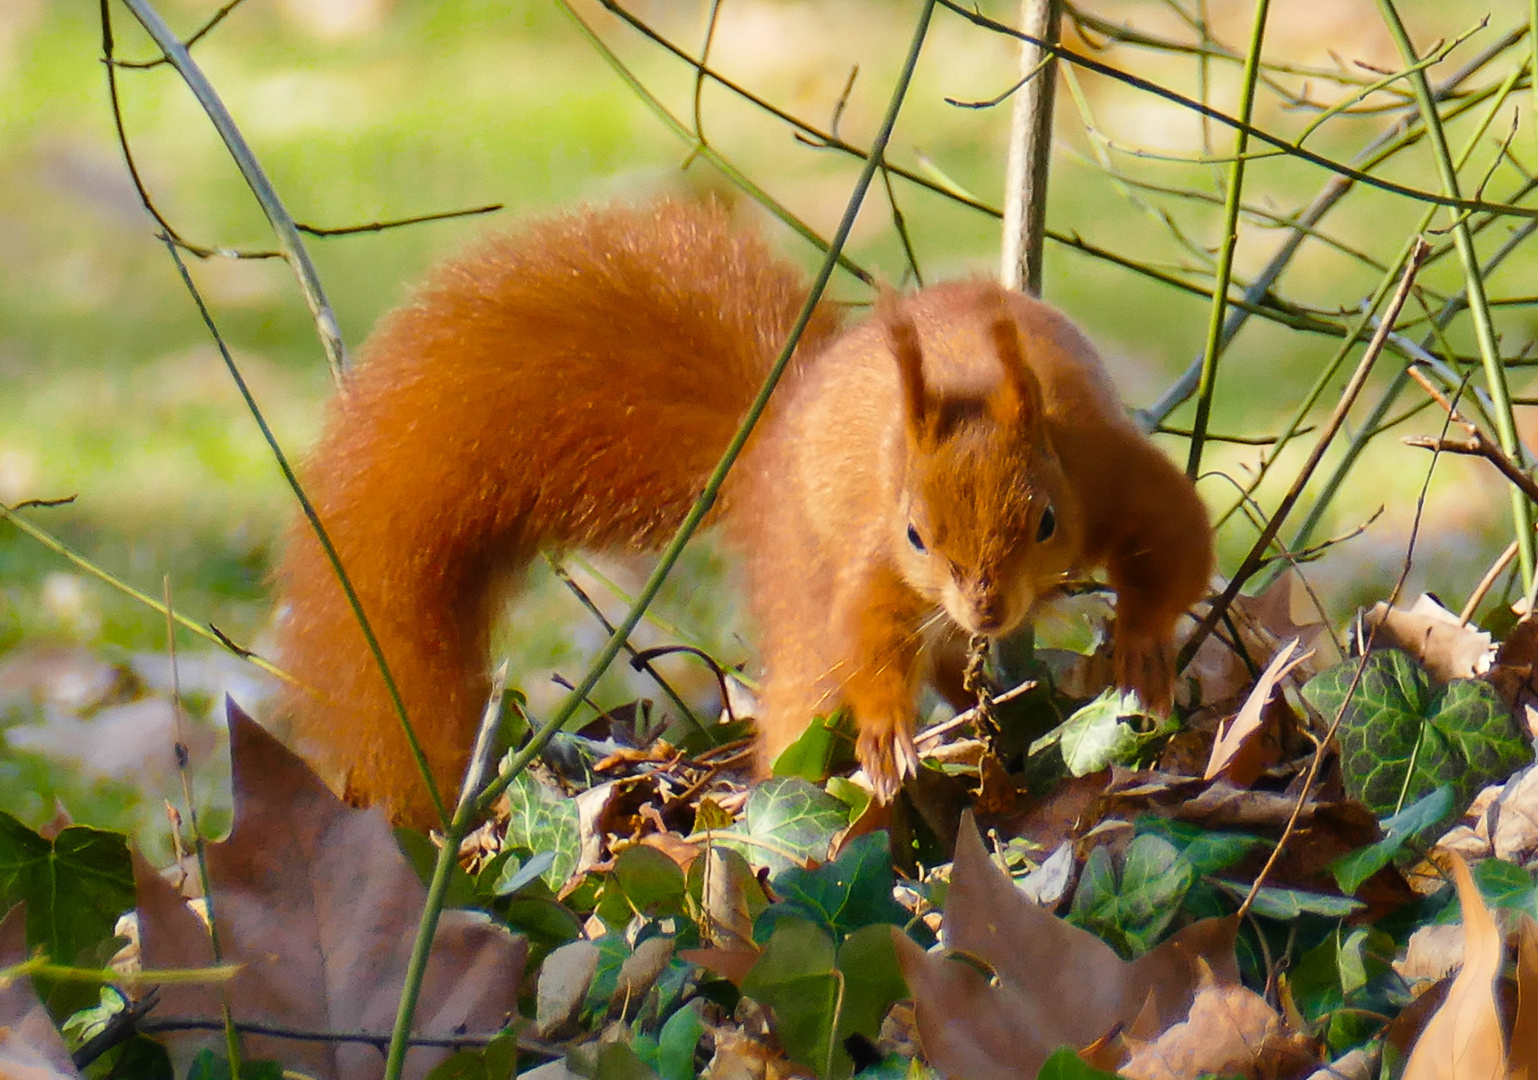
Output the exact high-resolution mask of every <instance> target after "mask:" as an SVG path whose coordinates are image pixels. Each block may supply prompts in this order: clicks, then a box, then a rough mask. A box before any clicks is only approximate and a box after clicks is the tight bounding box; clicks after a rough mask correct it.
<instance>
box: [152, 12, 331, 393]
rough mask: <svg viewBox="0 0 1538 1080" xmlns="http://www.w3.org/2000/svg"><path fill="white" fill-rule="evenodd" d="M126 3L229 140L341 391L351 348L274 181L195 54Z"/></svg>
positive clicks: (160, 22)
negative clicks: (296, 285)
mask: <svg viewBox="0 0 1538 1080" xmlns="http://www.w3.org/2000/svg"><path fill="white" fill-rule="evenodd" d="M123 3H124V4H126V5H127V6H128V10H129V11H131V12H133V16H134V18H136V19H138V20H139V25H140V26H142V27H144V31H145V33H147V34H149V36H150V37H151V38H153V39H154V40H155V44H156V45H158V46H159V47H160V51H161V52H163V53H164V54H165V57H166V59H167V60H168V61H169V62H170V64H171V66H172V67H174V68H175V69H176V72H177V74H178V75H180V76H181V77H182V81H183V82H185V83H186V84H187V88H188V89H189V90H191V91H192V94H193V96H194V97H196V98H197V99H198V104H199V105H201V106H202V107H203V111H204V112H205V113H207V114H208V119H209V120H210V121H212V123H213V125H214V130H216V131H217V132H218V133H219V138H221V139H223V140H224V145H225V148H226V149H227V150H229V152H230V157H231V158H233V159H234V161H235V164H236V166H237V167H239V169H240V175H241V176H243V177H245V180H246V184H247V186H248V187H250V188H251V194H253V195H255V196H256V201H257V203H258V204H259V205H260V206H261V208H262V213H264V214H266V215H267V221H268V223H269V224H270V225H271V226H272V231H273V235H274V236H276V237H277V240H278V247H280V248H281V249H282V251H283V257H284V258H285V259H286V260H288V264H289V266H291V267H293V270H294V275H295V277H297V278H298V279H299V291H300V292H301V293H302V294H303V295H304V302H305V303H306V304H307V305H308V306H309V308H310V317H311V318H312V319H313V320H314V321H315V332H316V334H317V335H318V336H319V337H320V343H321V347H322V348H324V349H325V350H326V362H327V363H328V364H330V365H331V377H332V378H333V379H334V380H336V383H337V385H338V386H341V384H342V376H343V375H344V374H345V373H346V371H347V363H348V361H347V346H346V345H344V344H343V343H342V331H341V330H340V329H339V328H338V327H337V322H336V315H335V314H333V312H332V310H331V304H330V303H329V302H328V301H327V300H326V291H325V290H324V289H323V288H321V284H320V275H319V274H318V273H316V271H315V264H314V263H312V262H311V261H310V253H309V251H308V250H306V248H305V246H304V241H303V240H302V239H300V237H299V229H298V228H297V227H296V226H295V225H294V219H293V218H292V217H290V216H289V213H288V210H287V209H285V208H284V206H283V201H282V200H281V199H279V198H278V193H277V191H275V190H274V189H273V186H272V181H270V180H268V179H267V174H266V173H265V172H264V171H263V170H262V167H261V165H260V164H258V162H257V160H256V155H255V154H253V153H252V152H251V147H250V146H248V145H247V144H246V139H245V136H243V135H242V134H241V133H240V129H239V128H237V127H236V126H235V121H234V119H233V118H232V117H231V116H230V113H229V110H228V109H226V108H225V107H224V102H223V101H222V100H220V98H219V95H218V94H217V93H216V92H215V91H214V88H213V84H212V83H210V82H209V81H208V78H207V76H205V75H204V74H203V69H202V68H200V67H199V66H198V64H197V61H195V60H194V59H193V58H192V54H191V53H190V52H188V51H187V47H186V46H185V45H183V44H182V42H181V39H180V38H179V37H177V36H176V34H175V32H173V31H172V29H171V28H170V27H169V26H167V25H166V21H165V20H164V19H162V18H161V17H160V13H159V12H157V11H156V10H155V9H154V8H153V7H152V6H151V5H150V3H149V0H123Z"/></svg>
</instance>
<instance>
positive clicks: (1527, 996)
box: [1506, 915, 1538, 1080]
mask: <svg viewBox="0 0 1538 1080" xmlns="http://www.w3.org/2000/svg"><path fill="white" fill-rule="evenodd" d="M1510 1045H1511V1059H1510V1060H1509V1061H1508V1062H1507V1063H1506V1067H1507V1068H1508V1069H1510V1070H1511V1076H1510V1080H1538V922H1535V921H1533V917H1532V916H1531V915H1523V916H1522V922H1521V925H1520V927H1519V929H1518V939H1517V1015H1516V1018H1515V1019H1514V1020H1513V1021H1512V1024H1511V1043H1510Z"/></svg>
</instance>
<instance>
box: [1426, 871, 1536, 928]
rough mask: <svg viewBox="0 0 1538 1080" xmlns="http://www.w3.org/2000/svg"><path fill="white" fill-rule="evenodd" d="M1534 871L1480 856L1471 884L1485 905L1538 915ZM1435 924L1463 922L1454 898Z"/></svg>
mask: <svg viewBox="0 0 1538 1080" xmlns="http://www.w3.org/2000/svg"><path fill="white" fill-rule="evenodd" d="M1534 876H1535V875H1534V873H1533V872H1532V871H1529V870H1524V869H1522V867H1520V866H1518V865H1517V864H1516V863H1511V862H1507V861H1506V860H1505V859H1482V860H1480V861H1479V862H1477V863H1475V864H1474V884H1475V885H1477V886H1479V894H1480V895H1481V896H1483V897H1484V899H1485V904H1486V906H1488V907H1492V908H1513V909H1515V910H1517V911H1525V912H1527V913H1528V914H1529V915H1534V916H1538V883H1535V881H1534ZM1436 921H1437V922H1438V923H1443V924H1446V923H1458V922H1462V921H1463V906H1462V904H1461V903H1460V902H1459V901H1458V899H1457V897H1454V898H1453V901H1452V903H1450V904H1448V905H1447V906H1446V907H1444V908H1443V909H1442V910H1441V911H1440V912H1438V913H1437V917H1436Z"/></svg>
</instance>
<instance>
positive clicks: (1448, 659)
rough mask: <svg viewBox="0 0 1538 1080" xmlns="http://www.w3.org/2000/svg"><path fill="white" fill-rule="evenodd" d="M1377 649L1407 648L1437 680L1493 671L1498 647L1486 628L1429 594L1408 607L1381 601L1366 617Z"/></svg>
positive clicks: (1364, 620)
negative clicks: (1454, 612) (1456, 612)
mask: <svg viewBox="0 0 1538 1080" xmlns="http://www.w3.org/2000/svg"><path fill="white" fill-rule="evenodd" d="M1362 621H1363V622H1364V624H1365V626H1366V629H1367V630H1368V631H1372V630H1374V628H1376V633H1375V634H1374V635H1373V637H1372V643H1373V646H1372V647H1373V648H1374V649H1403V650H1404V651H1405V652H1407V653H1409V654H1410V655H1411V656H1413V657H1414V658H1415V659H1416V660H1417V661H1418V662H1419V663H1420V665H1421V667H1423V668H1425V669H1426V671H1427V672H1429V673H1430V675H1431V677H1432V678H1433V679H1436V680H1437V681H1438V682H1451V681H1452V680H1453V679H1473V678H1477V677H1478V676H1480V675H1483V674H1484V673H1485V672H1487V671H1489V670H1490V665H1491V664H1492V662H1494V660H1495V655H1496V654H1495V646H1494V645H1493V644H1491V641H1490V635H1489V634H1487V633H1485V632H1484V631H1483V630H1480V629H1477V628H1476V627H1473V626H1470V625H1469V624H1467V623H1464V622H1461V621H1460V620H1459V619H1458V616H1456V615H1454V614H1453V613H1452V612H1451V611H1448V610H1447V609H1446V608H1445V607H1443V606H1442V605H1441V604H1439V603H1437V601H1436V599H1435V598H1433V597H1432V596H1430V595H1429V594H1422V595H1421V597H1420V599H1418V600H1416V601H1415V603H1413V604H1411V605H1410V606H1409V607H1408V608H1399V607H1396V608H1391V607H1389V606H1388V605H1387V604H1384V603H1377V604H1374V605H1373V606H1372V608H1371V609H1370V610H1369V611H1368V612H1367V613H1366V614H1365V615H1364V616H1363V617H1362Z"/></svg>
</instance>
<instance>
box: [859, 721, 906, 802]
mask: <svg viewBox="0 0 1538 1080" xmlns="http://www.w3.org/2000/svg"><path fill="white" fill-rule="evenodd" d="M855 754H856V756H858V757H859V759H860V765H861V767H862V768H864V770H865V775H866V777H867V778H868V779H869V780H870V785H871V790H872V791H873V793H874V794H875V796H876V801H877V802H879V803H889V802H891V801H892V800H893V799H895V798H896V797H897V793H898V792H899V791H900V790H902V786H903V781H904V780H906V779H908V777H910V776H914V775H916V774H917V773H918V771H919V755H918V751H917V750H916V749H914V746H913V731H912V730H911V729H910V728H909V726H908V725H907V724H905V723H900V722H899V723H889V724H883V725H879V726H877V725H865V726H862V727H861V729H860V737H859V739H858V741H857V742H856V743H855Z"/></svg>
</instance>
